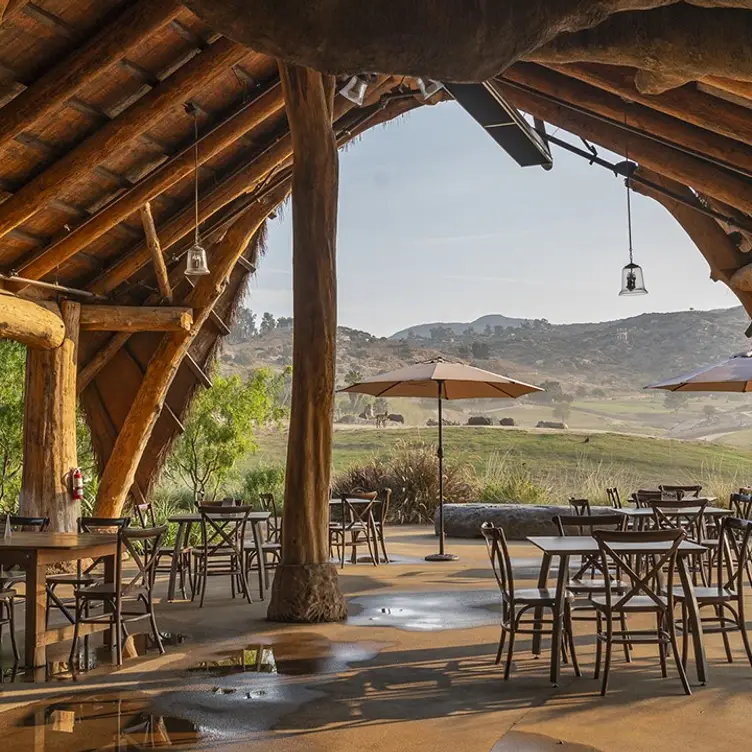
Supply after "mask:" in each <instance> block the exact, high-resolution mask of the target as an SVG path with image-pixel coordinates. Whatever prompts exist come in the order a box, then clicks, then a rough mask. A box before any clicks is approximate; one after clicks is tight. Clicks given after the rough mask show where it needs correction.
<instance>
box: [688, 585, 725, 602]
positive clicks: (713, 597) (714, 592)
mask: <svg viewBox="0 0 752 752" xmlns="http://www.w3.org/2000/svg"><path fill="white" fill-rule="evenodd" d="M694 591H695V598H697V600H698V602H700V603H726V602H727V601H735V600H736V598H737V595H736V593H735V592H734V591H733V590H729V589H728V588H724V587H695V588H694ZM686 597H687V595H686V593H685V592H684V589H683V588H680V587H676V588H674V598H675V599H676V600H677V601H682V600H684V599H685V598H686Z"/></svg>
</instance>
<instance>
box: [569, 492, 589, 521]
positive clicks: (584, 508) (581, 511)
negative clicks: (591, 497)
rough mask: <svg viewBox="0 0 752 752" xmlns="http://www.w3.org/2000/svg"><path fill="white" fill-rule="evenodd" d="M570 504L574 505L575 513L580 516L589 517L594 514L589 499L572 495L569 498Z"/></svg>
mask: <svg viewBox="0 0 752 752" xmlns="http://www.w3.org/2000/svg"><path fill="white" fill-rule="evenodd" d="M569 506H570V507H572V511H573V512H574V514H576V515H578V516H579V517H588V516H590V515H591V514H592V511H591V509H590V502H589V501H588V499H576V498H575V497H574V496H571V497H570V498H569Z"/></svg>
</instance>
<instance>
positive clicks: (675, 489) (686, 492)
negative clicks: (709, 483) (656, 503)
mask: <svg viewBox="0 0 752 752" xmlns="http://www.w3.org/2000/svg"><path fill="white" fill-rule="evenodd" d="M658 490H659V491H660V492H661V493H662V494H663V497H664V498H666V499H676V500H677V501H681V500H682V499H690V498H691V499H696V498H697V497H698V496H699V495H700V491H702V486H701V485H699V484H694V485H688V486H681V485H679V486H672V485H668V484H665V483H663V484H661V485H660V486H658Z"/></svg>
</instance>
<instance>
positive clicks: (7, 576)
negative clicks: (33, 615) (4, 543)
mask: <svg viewBox="0 0 752 752" xmlns="http://www.w3.org/2000/svg"><path fill="white" fill-rule="evenodd" d="M7 521H8V523H10V530H11V534H12V533H18V532H26V533H44V532H46V531H47V530H48V529H49V527H50V518H49V517H25V516H22V515H18V514H12V515H10V516H9V517H8V518H7ZM22 582H26V572H24V571H23V570H22V569H19V568H17V567H9V568H8V569H5V568H3V569H0V592H4V591H6V590H7V591H10V590H13V587H14V585H18V584H20V583H22ZM15 597H16V598H18V597H19V596H18V594H16V596H15ZM22 600H23V598H22Z"/></svg>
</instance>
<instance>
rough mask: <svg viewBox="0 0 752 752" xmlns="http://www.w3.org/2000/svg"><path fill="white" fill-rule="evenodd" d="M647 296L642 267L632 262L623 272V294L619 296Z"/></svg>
mask: <svg viewBox="0 0 752 752" xmlns="http://www.w3.org/2000/svg"><path fill="white" fill-rule="evenodd" d="M647 294H648V291H647V289H646V287H645V278H644V277H643V274H642V267H640V266H638V265H637V264H634V263H631V262H630V263H629V264H627V265H626V266H625V267H624V268H623V269H622V270H621V292H620V293H619V295H647Z"/></svg>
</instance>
